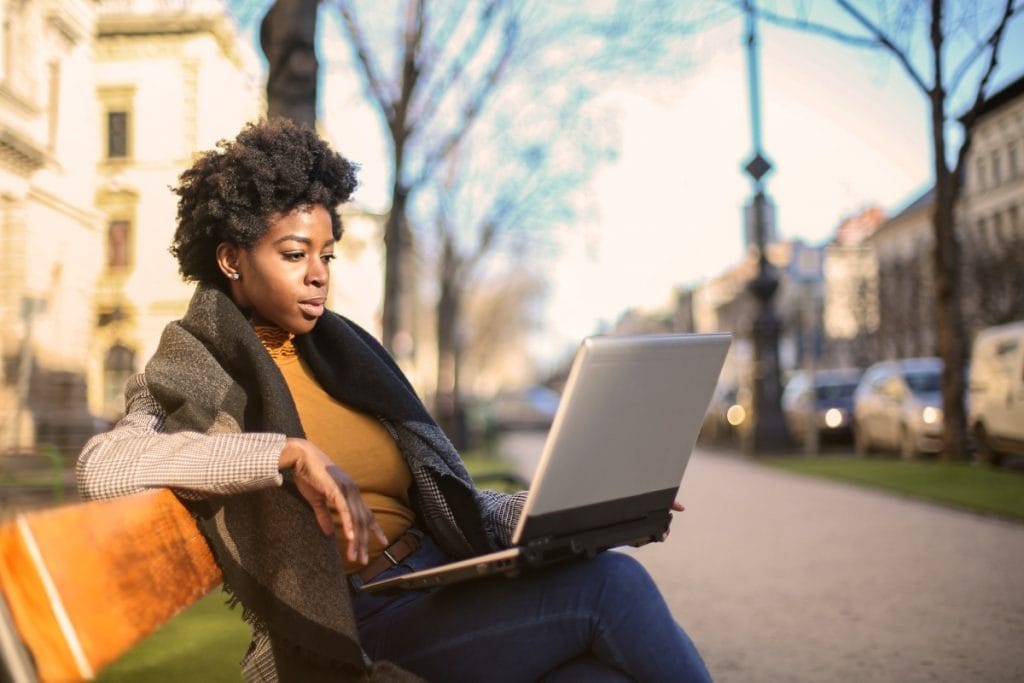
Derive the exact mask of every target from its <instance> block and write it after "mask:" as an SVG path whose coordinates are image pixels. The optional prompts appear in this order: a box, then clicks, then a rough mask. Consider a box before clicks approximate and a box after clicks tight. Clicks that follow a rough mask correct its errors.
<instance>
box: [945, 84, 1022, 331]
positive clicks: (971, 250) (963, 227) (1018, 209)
mask: <svg viewBox="0 0 1024 683" xmlns="http://www.w3.org/2000/svg"><path fill="white" fill-rule="evenodd" d="M965 164H966V177H965V183H964V187H963V190H962V192H961V196H960V203H959V205H958V207H957V208H958V222H957V226H958V235H957V237H958V240H959V244H960V247H961V259H960V260H961V267H962V268H963V277H962V283H963V288H962V299H961V300H962V302H963V312H964V323H965V325H966V327H967V332H968V335H969V338H970V339H973V338H974V335H975V334H976V333H977V331H978V330H979V329H981V328H983V327H987V326H989V325H998V324H1002V323H1007V322H1011V321H1015V320H1024V77H1022V78H1018V79H1017V80H1016V81H1014V82H1012V83H1010V84H1009V85H1008V86H1006V87H1005V88H1003V89H1002V90H1000V91H999V92H997V93H995V94H994V95H993V96H992V97H990V98H989V99H988V101H987V102H986V103H985V105H984V106H983V107H982V109H981V112H980V114H979V116H978V117H977V118H976V119H975V121H974V125H973V126H972V128H971V147H970V149H969V150H968V155H967V158H966V160H965Z"/></svg>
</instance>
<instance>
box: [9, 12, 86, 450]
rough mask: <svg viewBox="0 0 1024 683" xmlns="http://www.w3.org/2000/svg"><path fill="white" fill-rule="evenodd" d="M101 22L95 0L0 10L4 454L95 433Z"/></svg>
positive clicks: (73, 443)
mask: <svg viewBox="0 0 1024 683" xmlns="http://www.w3.org/2000/svg"><path fill="white" fill-rule="evenodd" d="M95 25H96V3H95V2H90V1H88V0H52V1H50V2H26V1H21V2H4V3H0V27H2V28H0V361H2V370H3V372H2V382H0V452H23V451H30V450H32V449H33V448H34V447H35V444H36V443H37V441H40V442H46V443H50V444H53V445H55V446H57V447H58V448H60V449H61V450H62V451H65V452H69V451H72V450H75V449H76V448H77V447H78V445H79V444H80V443H81V441H82V440H83V437H84V436H87V435H88V434H90V433H91V431H92V428H93V424H92V419H91V414H90V413H91V411H90V410H89V406H88V404H87V389H86V387H87V382H86V372H85V369H86V367H87V366H88V363H89V358H88V347H89V340H90V338H91V336H92V322H93V312H92V289H93V285H94V283H95V282H96V278H97V276H98V266H99V263H100V253H101V238H100V234H101V230H102V226H103V217H102V215H101V214H100V213H99V212H98V211H97V210H96V209H95V207H94V201H93V174H94V171H95V159H96V155H97V153H98V149H99V142H98V140H97V139H96V138H95V136H92V135H89V134H88V133H89V132H91V131H93V130H95V129H96V123H97V119H96V112H95V108H94V107H93V106H92V103H93V101H94V100H93V94H92V92H91V88H92V83H93V82H94V80H93V74H94V64H93V61H92V47H93V43H92V38H93V34H94V32H95Z"/></svg>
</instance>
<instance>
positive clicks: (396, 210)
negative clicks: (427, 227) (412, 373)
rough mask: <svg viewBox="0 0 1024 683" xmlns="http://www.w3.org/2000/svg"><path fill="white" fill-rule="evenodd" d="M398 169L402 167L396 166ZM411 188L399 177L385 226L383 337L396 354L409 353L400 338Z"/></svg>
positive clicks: (389, 348) (393, 190) (387, 345)
mask: <svg viewBox="0 0 1024 683" xmlns="http://www.w3.org/2000/svg"><path fill="white" fill-rule="evenodd" d="M395 168H400V167H399V166H397V165H396V166H395ZM408 203H409V190H408V189H407V188H406V187H404V186H403V185H402V184H401V182H400V181H399V180H398V179H396V180H395V184H394V188H393V189H392V191H391V211H389V212H388V220H387V222H386V223H385V225H384V302H383V304H382V310H381V338H382V341H383V342H384V346H385V348H387V350H388V351H390V352H391V353H392V354H393V355H406V353H407V351H408V347H407V346H406V345H405V344H403V343H401V342H400V341H399V339H398V334H399V332H402V331H405V330H403V325H404V322H405V321H404V320H403V315H402V309H403V305H402V302H403V300H404V294H405V291H404V290H405V286H404V285H405V277H404V274H405V273H404V270H403V263H404V261H405V247H406V246H407V243H408V241H409V240H408V238H407V234H408V232H409V231H408V229H407V226H406V222H407V220H408V218H407V216H406V211H407V209H408Z"/></svg>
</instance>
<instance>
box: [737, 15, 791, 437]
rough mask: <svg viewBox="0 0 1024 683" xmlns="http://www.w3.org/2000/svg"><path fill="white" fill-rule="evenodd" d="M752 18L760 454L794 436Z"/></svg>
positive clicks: (751, 19)
mask: <svg viewBox="0 0 1024 683" xmlns="http://www.w3.org/2000/svg"><path fill="white" fill-rule="evenodd" d="M745 8H746V15H747V75H748V85H749V89H750V124H751V133H752V138H753V146H754V151H753V154H752V155H751V158H750V161H748V162H747V164H746V165H745V166H744V170H745V171H746V172H747V175H749V176H750V178H751V180H752V181H753V183H752V190H753V193H754V196H753V199H752V200H751V207H750V208H751V210H750V212H749V213H748V216H749V219H748V220H749V221H750V231H751V232H752V233H753V238H754V242H755V244H756V245H757V275H756V276H755V277H754V278H753V279H752V280H751V281H750V282H749V283H748V284H747V288H748V289H749V290H750V293H751V294H753V295H754V298H755V299H756V301H757V315H756V316H755V319H754V324H753V329H752V330H751V337H752V338H753V342H754V367H753V378H752V379H753V385H752V403H753V411H752V412H753V415H751V419H752V424H751V426H750V428H749V430H748V431H747V432H746V439H745V444H744V446H745V450H746V451H747V452H748V453H751V454H754V455H757V454H761V453H769V452H773V451H783V450H786V449H787V448H788V447H789V445H790V439H789V432H788V430H787V429H786V423H785V421H784V420H783V418H782V408H781V399H782V384H781V380H780V376H779V328H780V323H779V319H778V317H777V316H776V315H775V310H774V306H773V301H772V300H773V298H774V296H775V290H776V289H778V286H779V278H778V275H777V274H776V272H775V268H774V267H773V266H772V264H771V263H769V261H768V257H767V253H766V251H767V250H766V245H767V243H768V235H767V234H766V233H767V231H768V216H767V213H768V211H769V209H770V203H769V201H768V198H767V197H766V196H765V192H764V183H763V178H764V176H765V175H766V174H767V173H768V172H769V171H771V170H772V165H771V162H769V161H768V159H766V158H765V156H764V154H762V150H761V96H760V91H759V76H758V64H757V28H756V18H755V15H754V7H753V4H752V3H751V2H749V1H748V2H746V3H745Z"/></svg>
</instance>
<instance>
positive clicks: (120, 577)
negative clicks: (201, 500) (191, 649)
mask: <svg viewBox="0 0 1024 683" xmlns="http://www.w3.org/2000/svg"><path fill="white" fill-rule="evenodd" d="M220 582H221V574H220V570H219V569H218V568H217V565H216V563H215V562H214V560H213V556H212V555H211V554H210V550H209V548H208V547H207V545H206V542H205V541H204V540H203V537H202V536H201V535H200V533H199V530H198V528H197V527H196V524H195V522H194V521H193V519H192V518H191V516H189V514H188V512H187V511H186V510H185V508H184V507H183V506H182V505H181V503H180V502H178V499H177V498H175V497H174V495H173V494H172V493H171V492H170V491H168V490H157V491H151V492H147V493H141V494H137V495H133V496H128V497H124V498H118V499H114V500H107V501H93V502H85V503H76V504H72V505H65V506H62V507H56V508H50V509H46V510H40V511H36V512H26V513H22V514H19V515H17V516H15V517H14V518H12V519H9V520H7V521H6V522H5V523H4V524H2V525H0V597H2V600H0V655H2V656H3V662H4V667H3V668H4V670H3V671H2V672H0V674H2V676H3V677H2V678H0V680H5V681H11V683H35V682H36V681H41V682H43V683H50V682H58V681H83V680H91V679H92V678H93V677H94V676H95V674H96V673H97V672H99V671H100V670H101V669H102V668H103V667H105V666H107V665H108V664H110V663H111V662H113V661H114V660H115V659H117V658H118V657H119V656H121V655H122V654H123V653H124V652H126V651H127V650H128V649H130V648H131V647H132V646H134V645H135V644H136V643H138V642H139V641H140V640H142V639H143V638H145V637H146V636H147V635H149V634H150V633H152V632H153V631H154V630H156V629H157V628H158V627H159V626H160V625H162V624H163V623H165V622H166V621H167V620H169V619H170V618H171V617H173V616H175V615H176V614H178V613H179V612H181V611H182V610H184V609H185V608H186V607H188V606H190V605H192V604H193V603H194V602H196V601H197V600H198V599H199V598H201V597H202V596H204V595H206V594H207V593H209V592H210V591H211V590H212V589H213V588H215V587H216V586H217V585H218V584H219V583H220Z"/></svg>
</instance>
